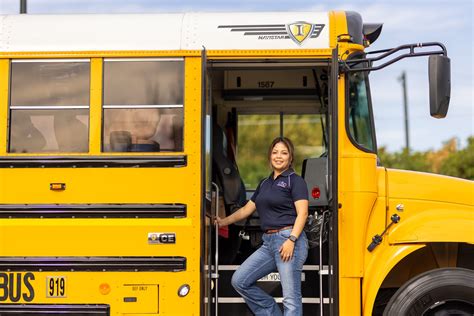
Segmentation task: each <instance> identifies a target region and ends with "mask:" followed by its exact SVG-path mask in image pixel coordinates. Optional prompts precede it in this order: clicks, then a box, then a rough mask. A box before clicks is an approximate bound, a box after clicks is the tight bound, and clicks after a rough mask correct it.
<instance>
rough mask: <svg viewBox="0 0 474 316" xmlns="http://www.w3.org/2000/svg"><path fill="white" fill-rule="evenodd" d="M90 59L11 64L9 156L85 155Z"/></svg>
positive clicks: (30, 61)
mask: <svg viewBox="0 0 474 316" xmlns="http://www.w3.org/2000/svg"><path fill="white" fill-rule="evenodd" d="M89 81H90V65H89V60H56V59H55V60H35V61H32V60H13V61H12V64H11V97H10V131H9V135H10V139H9V146H8V151H9V152H10V153H45V152H87V151H88V144H89V133H88V130H89Z"/></svg>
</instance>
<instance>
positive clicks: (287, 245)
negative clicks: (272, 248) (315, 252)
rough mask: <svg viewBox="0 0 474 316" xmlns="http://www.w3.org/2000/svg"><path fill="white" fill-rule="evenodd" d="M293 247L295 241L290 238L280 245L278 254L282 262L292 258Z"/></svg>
mask: <svg viewBox="0 0 474 316" xmlns="http://www.w3.org/2000/svg"><path fill="white" fill-rule="evenodd" d="M294 249H295V243H294V242H292V241H291V240H289V239H288V240H286V241H285V242H284V243H283V245H281V247H280V250H279V251H280V256H281V260H282V261H283V262H287V261H290V260H291V258H293V250H294Z"/></svg>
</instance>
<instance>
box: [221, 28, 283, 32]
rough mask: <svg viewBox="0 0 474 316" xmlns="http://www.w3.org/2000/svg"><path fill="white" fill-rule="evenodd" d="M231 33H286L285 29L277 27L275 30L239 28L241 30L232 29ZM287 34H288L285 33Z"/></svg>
mask: <svg viewBox="0 0 474 316" xmlns="http://www.w3.org/2000/svg"><path fill="white" fill-rule="evenodd" d="M230 31H231V32H258V31H263V32H266V31H286V28H284V27H275V28H264V27H262V28H239V29H231V30H230ZM285 33H286V32H285Z"/></svg>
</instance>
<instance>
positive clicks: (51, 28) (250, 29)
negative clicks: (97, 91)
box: [0, 12, 329, 52]
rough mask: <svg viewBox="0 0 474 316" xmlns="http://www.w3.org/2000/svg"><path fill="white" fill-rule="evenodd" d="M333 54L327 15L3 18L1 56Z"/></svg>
mask: <svg viewBox="0 0 474 316" xmlns="http://www.w3.org/2000/svg"><path fill="white" fill-rule="evenodd" d="M203 46H204V47H206V49H214V50H234V49H237V50H239V49H240V50H242V49H298V48H306V49H319V48H329V18H328V14H327V13H314V12H292V13H284V12H281V13H264V12H258V13H175V14H108V15H105V14H89V15H3V16H0V52H36V51H45V52H48V51H49V52H53V51H54V52H62V51H65V52H66V51H116V50H121V51H122V50H201V49H202V48H203Z"/></svg>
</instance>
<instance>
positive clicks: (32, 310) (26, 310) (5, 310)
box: [0, 304, 110, 316]
mask: <svg viewBox="0 0 474 316" xmlns="http://www.w3.org/2000/svg"><path fill="white" fill-rule="evenodd" d="M0 312H1V313H2V314H1V315H24V314H27V315H28V314H32V315H34V314H38V313H43V314H51V315H55V314H61V315H71V314H72V315H100V316H105V315H110V306H109V305H94V304H88V305H73V304H59V305H47V304H0ZM20 313H22V314H20Z"/></svg>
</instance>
